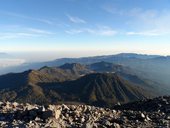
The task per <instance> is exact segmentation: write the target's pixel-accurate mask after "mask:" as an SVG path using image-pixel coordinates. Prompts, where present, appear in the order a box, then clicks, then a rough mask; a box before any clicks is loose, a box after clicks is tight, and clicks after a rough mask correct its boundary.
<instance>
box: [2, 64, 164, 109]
mask: <svg viewBox="0 0 170 128" xmlns="http://www.w3.org/2000/svg"><path fill="white" fill-rule="evenodd" d="M158 87H159V85H158V84H156V82H155V83H154V82H152V81H151V80H149V79H148V80H146V79H141V78H139V77H138V76H137V75H136V74H135V71H134V70H132V69H131V68H129V67H126V66H123V65H117V64H113V63H110V62H104V61H101V62H97V63H93V64H87V65H82V64H79V63H65V64H64V65H61V66H56V67H48V66H44V67H42V68H40V69H38V70H27V71H24V72H21V73H9V74H6V75H1V76H0V100H2V101H17V102H25V103H27V102H29V103H37V104H49V103H53V104H57V103H67V102H69V103H72V102H73V103H83V104H90V105H96V106H107V107H111V106H113V105H114V104H117V103H119V102H120V103H127V102H132V101H136V100H141V99H146V98H151V97H154V96H156V95H161V93H160V92H161V91H159V89H155V90H154V88H158ZM160 89H161V88H160Z"/></svg>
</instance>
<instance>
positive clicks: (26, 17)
mask: <svg viewBox="0 0 170 128" xmlns="http://www.w3.org/2000/svg"><path fill="white" fill-rule="evenodd" d="M0 13H1V14H5V15H9V16H13V17H18V18H23V19H29V20H33V21H38V22H41V23H45V24H49V25H54V24H55V23H54V22H53V21H50V20H48V19H43V18H35V17H31V16H27V15H22V14H18V13H13V12H4V11H3V12H2V11H1V12H0Z"/></svg>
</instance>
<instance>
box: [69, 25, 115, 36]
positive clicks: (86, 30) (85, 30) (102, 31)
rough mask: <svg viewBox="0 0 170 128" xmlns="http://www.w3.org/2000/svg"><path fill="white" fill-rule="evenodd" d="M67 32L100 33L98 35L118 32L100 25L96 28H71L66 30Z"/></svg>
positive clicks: (110, 34) (111, 34) (112, 34)
mask: <svg viewBox="0 0 170 128" xmlns="http://www.w3.org/2000/svg"><path fill="white" fill-rule="evenodd" d="M66 33H68V34H80V33H88V34H93V35H100V36H114V35H116V34H117V33H118V32H117V31H115V30H114V29H112V28H110V27H107V26H100V27H98V28H95V29H92V28H82V29H71V30H68V31H66Z"/></svg>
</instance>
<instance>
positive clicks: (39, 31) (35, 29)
mask: <svg viewBox="0 0 170 128" xmlns="http://www.w3.org/2000/svg"><path fill="white" fill-rule="evenodd" d="M27 29H28V31H30V32H32V33H37V34H48V35H51V34H55V33H53V32H50V31H47V30H42V29H37V28H27Z"/></svg>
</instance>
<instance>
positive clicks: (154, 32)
mask: <svg viewBox="0 0 170 128" xmlns="http://www.w3.org/2000/svg"><path fill="white" fill-rule="evenodd" d="M126 34H127V35H138V36H160V35H164V34H165V33H162V32H160V31H159V30H150V31H139V32H127V33H126Z"/></svg>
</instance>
